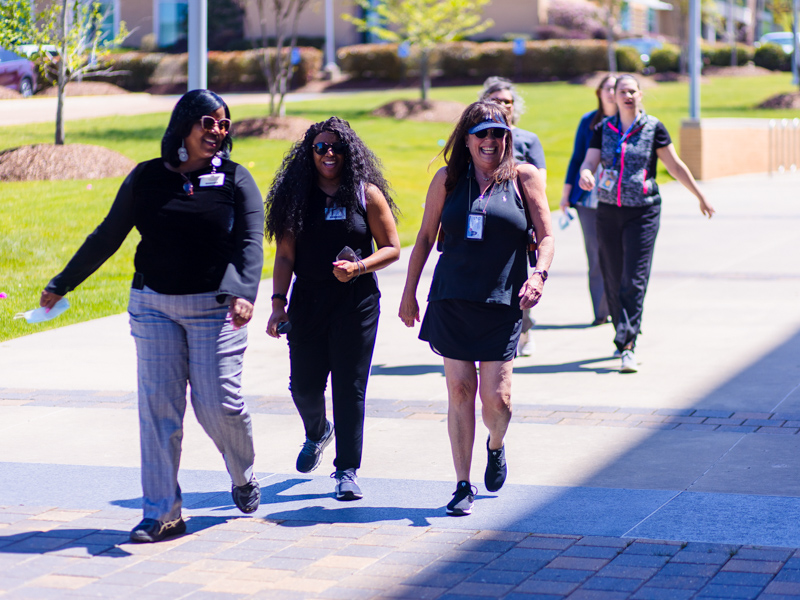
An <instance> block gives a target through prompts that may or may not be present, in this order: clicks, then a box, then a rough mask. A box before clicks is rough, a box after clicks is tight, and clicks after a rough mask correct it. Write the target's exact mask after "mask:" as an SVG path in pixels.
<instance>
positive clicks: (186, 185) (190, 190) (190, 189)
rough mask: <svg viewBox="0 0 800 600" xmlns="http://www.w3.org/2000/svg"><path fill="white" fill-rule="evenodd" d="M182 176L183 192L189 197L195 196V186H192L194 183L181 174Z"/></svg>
mask: <svg viewBox="0 0 800 600" xmlns="http://www.w3.org/2000/svg"><path fill="white" fill-rule="evenodd" d="M180 176H181V177H183V191H184V192H186V195H187V196H191V195H193V194H194V186H193V185H192V181H191V180H190V179H189V178H188V177H187V176H186V175H184V174H183V173H180Z"/></svg>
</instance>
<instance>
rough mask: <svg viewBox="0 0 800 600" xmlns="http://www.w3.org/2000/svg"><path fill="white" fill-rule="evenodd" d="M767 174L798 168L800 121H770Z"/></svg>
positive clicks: (799, 157)
mask: <svg viewBox="0 0 800 600" xmlns="http://www.w3.org/2000/svg"><path fill="white" fill-rule="evenodd" d="M767 151H768V157H767V165H768V167H769V174H770V175H772V174H773V173H775V172H778V173H783V172H785V171H792V172H794V171H796V170H797V169H798V167H800V119H770V121H769V142H768V145H767Z"/></svg>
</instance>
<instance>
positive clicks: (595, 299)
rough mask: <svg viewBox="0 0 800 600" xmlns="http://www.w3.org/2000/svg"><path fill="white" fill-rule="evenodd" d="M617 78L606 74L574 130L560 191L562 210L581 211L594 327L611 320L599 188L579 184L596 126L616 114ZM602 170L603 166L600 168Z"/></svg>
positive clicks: (579, 213)
mask: <svg viewBox="0 0 800 600" xmlns="http://www.w3.org/2000/svg"><path fill="white" fill-rule="evenodd" d="M616 83H617V78H616V76H614V75H611V74H609V75H606V76H605V77H603V78H602V79H601V80H600V83H599V84H598V85H597V88H596V89H595V96H597V108H596V109H595V110H593V111H590V112H588V113H586V114H585V115H583V117H581V122H580V123H579V124H578V130H577V131H576V132H575V144H574V146H573V149H572V158H570V161H569V167H567V177H566V180H565V182H564V188H563V190H562V192H561V210H563V211H564V212H565V213H566V212H567V211H568V210H569V209H570V207H573V208H574V209H575V210H576V211H577V212H578V219H579V220H580V222H581V229H582V230H583V244H584V248H585V249H586V262H587V263H588V266H589V294H590V295H591V298H592V308H593V309H594V321H592V326H593V327H595V326H597V325H602V324H604V323H608V320H609V316H610V315H609V314H608V301H607V300H606V292H605V288H604V286H603V273H602V272H601V271H600V255H599V251H598V248H597V226H596V221H597V190H596V189H594V190H592V191H591V192H586V191H584V190H582V189H581V188H580V186H579V185H578V179H579V178H580V174H579V173H578V169H579V168H580V166H581V163H582V162H583V159H584V157H585V156H586V150H588V149H589V142H591V140H592V135H593V133H594V128H595V127H596V126H597V125H598V124H599V123H600V121H602V120H603V119H604V118H605V117H610V116H613V115H615V114H617V102H616V100H615V98H614V85H615V84H616ZM598 170H602V168H600V169H598Z"/></svg>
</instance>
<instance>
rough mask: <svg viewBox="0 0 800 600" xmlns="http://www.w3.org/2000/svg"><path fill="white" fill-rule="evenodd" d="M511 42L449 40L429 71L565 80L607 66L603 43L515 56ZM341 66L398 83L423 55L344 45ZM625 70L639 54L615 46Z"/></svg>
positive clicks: (564, 43) (563, 44) (540, 48)
mask: <svg viewBox="0 0 800 600" xmlns="http://www.w3.org/2000/svg"><path fill="white" fill-rule="evenodd" d="M512 48H513V44H512V43H511V42H485V43H477V42H451V43H448V44H442V45H441V46H439V47H438V48H437V49H436V51H434V52H433V53H432V55H431V67H432V69H431V74H432V75H433V76H437V75H446V76H447V77H454V78H470V79H473V78H474V79H485V78H486V77H489V76H491V75H499V76H501V77H509V78H512V79H523V80H524V79H533V80H536V79H565V78H571V77H575V76H578V75H583V74H586V73H593V72H595V71H603V70H606V69H608V54H607V50H606V43H605V41H599V40H548V41H529V42H526V43H525V54H524V55H522V56H516V55H515V54H514V53H513V51H512ZM337 57H338V59H339V66H340V68H341V69H342V71H343V72H345V73H347V74H348V75H349V76H350V77H351V78H353V79H384V80H391V81H397V80H401V79H403V78H405V77H408V76H412V77H414V76H418V75H419V53H418V51H415V50H414V49H413V48H412V49H411V52H410V54H409V57H408V58H407V59H402V58H400V57H399V56H398V55H397V44H359V45H356V46H345V47H343V48H341V49H340V50H339V52H338V53H337ZM617 66H618V68H619V70H621V71H636V72H640V71H641V70H642V69H643V68H644V65H643V64H642V61H641V58H640V57H639V53H638V52H637V51H636V50H635V49H633V48H623V47H618V48H617Z"/></svg>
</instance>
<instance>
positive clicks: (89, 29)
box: [0, 0, 128, 145]
mask: <svg viewBox="0 0 800 600" xmlns="http://www.w3.org/2000/svg"><path fill="white" fill-rule="evenodd" d="M32 5H33V3H32V2H30V1H29V0H6V1H5V2H2V3H0V18H2V21H1V23H0V45H2V46H4V47H6V48H10V49H15V48H16V47H18V46H20V45H22V44H34V45H36V46H37V47H38V48H39V50H38V51H37V52H36V53H35V54H34V55H33V56H32V58H34V60H36V61H37V63H38V64H39V68H40V71H41V73H42V76H43V77H44V78H45V79H46V80H48V81H49V82H50V83H54V84H55V85H57V86H58V103H57V108H56V135H55V143H56V144H57V145H61V144H63V143H64V88H65V87H66V85H67V83H68V82H70V81H72V80H74V79H78V78H81V77H83V76H84V75H95V76H97V75H100V76H102V75H112V74H113V73H114V71H113V70H112V68H111V67H103V66H102V61H103V59H104V58H105V57H106V56H108V54H110V52H111V50H112V49H113V48H114V47H116V46H118V45H120V44H121V43H122V41H123V40H124V39H125V38H126V37H128V31H127V29H126V27H125V23H124V22H121V23H120V28H119V33H118V34H117V35H116V36H114V37H108V36H107V34H106V33H105V32H104V31H103V24H104V22H105V20H106V18H107V17H108V10H107V9H104V8H103V6H102V5H101V4H100V3H99V2H94V3H91V4H86V3H83V2H81V0H72V1H71V2H70V0H62V1H61V3H58V4H56V3H54V4H51V5H49V6H47V7H45V8H42V9H41V10H40V11H39V12H35V9H34V8H33V6H32ZM44 46H55V47H56V48H57V50H58V52H52V53H50V52H44V51H43V50H42V47H44Z"/></svg>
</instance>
